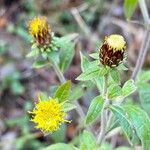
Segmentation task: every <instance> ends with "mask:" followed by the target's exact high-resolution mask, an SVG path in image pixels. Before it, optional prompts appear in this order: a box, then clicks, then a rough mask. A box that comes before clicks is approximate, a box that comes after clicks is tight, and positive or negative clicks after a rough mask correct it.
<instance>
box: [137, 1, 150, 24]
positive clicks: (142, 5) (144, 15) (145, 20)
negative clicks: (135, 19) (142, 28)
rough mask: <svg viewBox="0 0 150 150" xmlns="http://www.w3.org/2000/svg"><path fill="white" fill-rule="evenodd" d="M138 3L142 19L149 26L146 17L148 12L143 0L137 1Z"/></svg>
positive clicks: (149, 20)
mask: <svg viewBox="0 0 150 150" xmlns="http://www.w3.org/2000/svg"><path fill="white" fill-rule="evenodd" d="M138 1H139V6H140V9H141V12H142V15H143V18H144V22H145V23H146V24H147V25H149V24H150V19H149V15H148V10H147V7H146V4H145V0H138Z"/></svg>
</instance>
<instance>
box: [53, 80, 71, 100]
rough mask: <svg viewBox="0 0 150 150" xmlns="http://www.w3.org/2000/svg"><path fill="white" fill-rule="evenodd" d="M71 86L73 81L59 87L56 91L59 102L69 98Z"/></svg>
mask: <svg viewBox="0 0 150 150" xmlns="http://www.w3.org/2000/svg"><path fill="white" fill-rule="evenodd" d="M70 88H71V81H67V82H65V83H64V84H62V85H61V86H59V87H58V89H57V90H56V92H55V96H54V97H55V98H58V101H59V102H64V101H66V100H68V99H69V93H70Z"/></svg>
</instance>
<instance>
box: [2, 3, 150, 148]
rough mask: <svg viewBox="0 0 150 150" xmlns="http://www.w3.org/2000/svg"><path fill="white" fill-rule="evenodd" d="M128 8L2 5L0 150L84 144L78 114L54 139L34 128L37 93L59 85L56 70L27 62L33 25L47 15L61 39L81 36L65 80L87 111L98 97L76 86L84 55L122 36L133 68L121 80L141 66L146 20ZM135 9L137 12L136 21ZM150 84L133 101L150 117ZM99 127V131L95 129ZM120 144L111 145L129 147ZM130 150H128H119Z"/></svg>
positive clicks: (148, 63)
mask: <svg viewBox="0 0 150 150" xmlns="http://www.w3.org/2000/svg"><path fill="white" fill-rule="evenodd" d="M146 3H147V7H148V9H149V12H150V1H149V0H147V1H146ZM123 4H124V0H43V1H41V0H26V1H25V0H0V149H2V150H37V149H41V148H43V147H45V146H47V145H50V144H52V143H57V142H71V143H74V144H75V145H76V144H78V142H79V141H80V134H79V133H78V130H77V129H78V128H79V124H78V123H79V120H77V118H78V117H76V116H77V114H76V112H75V111H72V112H71V113H70V119H71V120H73V121H72V123H71V124H68V125H67V126H66V125H63V126H62V127H61V129H60V130H59V131H58V132H55V133H54V134H52V135H50V136H45V137H44V136H43V135H42V133H41V132H39V131H37V130H35V129H34V126H33V124H32V123H31V122H30V116H29V114H28V113H27V111H28V110H30V109H32V105H33V104H34V101H35V100H36V99H37V94H38V92H39V91H46V92H48V93H51V92H52V91H54V89H55V88H56V86H57V85H58V83H59V80H58V78H57V77H56V75H55V73H54V71H53V69H50V68H48V67H45V68H41V69H38V70H37V69H33V68H32V63H33V61H34V60H31V59H29V58H26V55H27V53H29V52H30V50H31V48H30V47H31V43H30V41H31V37H30V36H29V34H28V30H27V26H28V20H30V19H31V18H33V17H34V16H37V15H44V16H46V17H47V18H48V20H49V23H50V25H51V29H52V31H53V32H55V35H56V36H58V37H62V36H64V35H67V34H72V33H77V34H78V37H77V38H76V39H75V55H74V57H73V61H72V63H71V65H70V67H69V69H68V70H66V71H65V77H66V78H67V79H70V80H71V81H72V82H73V83H74V84H76V87H75V88H74V89H73V90H74V95H71V96H72V99H75V98H76V99H78V98H80V97H81V96H83V97H82V99H81V98H80V99H79V100H80V103H81V105H82V106H83V108H84V109H85V110H87V107H88V106H89V103H90V100H91V99H92V98H93V97H94V96H95V95H96V94H97V93H98V91H96V90H95V89H93V87H92V86H91V85H86V86H85V85H83V84H82V83H80V84H77V81H76V80H75V78H76V77H77V76H78V75H79V74H80V72H81V68H80V51H82V53H84V54H85V55H87V54H90V53H92V52H94V51H98V49H99V46H100V43H101V42H102V40H103V38H104V36H105V35H109V34H112V33H119V34H122V35H123V36H124V37H125V38H126V41H127V53H128V62H127V64H126V66H128V68H129V70H128V71H126V72H125V73H123V74H122V81H125V80H126V79H128V78H130V76H131V72H132V71H133V68H134V65H135V62H136V60H137V55H138V52H139V48H140V46H141V42H142V40H143V36H144V34H143V32H144V28H143V25H142V23H143V19H142V15H141V12H140V9H139V7H138V6H137V7H135V8H133V7H132V10H131V9H130V10H127V11H126V12H125V13H124V9H129V7H128V5H127V4H125V5H123ZM133 9H135V12H134V14H133V16H132V15H131V14H132V11H134V10H133ZM130 11H131V12H130ZM126 17H127V18H131V20H132V21H131V20H127V19H126ZM144 69H145V70H148V69H150V52H148V54H147V57H146V60H145V63H144ZM143 72H144V71H143ZM145 79H147V80H145ZM149 79H150V72H147V71H146V72H144V74H141V76H140V78H139V81H138V86H139V90H140V92H139V94H137V93H136V94H135V95H133V97H132V98H130V99H128V101H129V103H137V104H139V105H141V104H142V107H143V108H144V109H145V110H146V111H147V112H148V113H149V115H150V111H149V110H150V109H149V108H150V102H149V101H148V98H149V96H150V84H149V83H148V82H147V81H148V80H149ZM84 86H85V88H84ZM81 87H82V88H81ZM87 91H88V92H87ZM138 98H140V101H141V103H140V102H139V101H138ZM133 99H134V100H133ZM97 126H98V125H95V128H97ZM74 137H75V138H74ZM115 139H116V140H114V141H111V143H113V144H114V145H115V147H119V146H120V145H124V146H129V145H128V144H127V142H126V140H125V138H124V135H122V133H120V135H117V136H116V137H115ZM103 147H104V149H106V150H111V149H112V148H111V145H110V144H109V143H105V144H104V146H103ZM125 149H126V150H127V149H128V148H127V147H126V148H123V147H122V148H118V149H117V150H125Z"/></svg>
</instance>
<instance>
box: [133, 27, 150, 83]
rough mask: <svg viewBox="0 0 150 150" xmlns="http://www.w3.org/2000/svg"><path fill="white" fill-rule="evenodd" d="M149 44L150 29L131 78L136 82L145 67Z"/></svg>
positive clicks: (147, 31)
mask: <svg viewBox="0 0 150 150" xmlns="http://www.w3.org/2000/svg"><path fill="white" fill-rule="evenodd" d="M149 43H150V28H148V29H147V30H146V33H145V37H144V40H143V43H142V46H141V48H140V52H139V56H138V59H137V62H136V65H135V68H134V71H133V73H132V77H131V78H132V79H133V80H136V77H137V75H138V73H139V71H140V70H141V68H142V66H143V63H144V60H145V57H146V54H147V51H148V48H149Z"/></svg>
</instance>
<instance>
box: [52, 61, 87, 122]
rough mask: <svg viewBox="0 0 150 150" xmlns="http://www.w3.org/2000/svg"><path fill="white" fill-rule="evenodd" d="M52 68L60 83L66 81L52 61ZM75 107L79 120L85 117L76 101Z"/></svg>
mask: <svg viewBox="0 0 150 150" xmlns="http://www.w3.org/2000/svg"><path fill="white" fill-rule="evenodd" d="M52 65H53V68H54V70H55V72H56V75H57V77H58V78H59V80H60V82H61V83H64V82H65V81H66V79H65V77H64V75H63V73H62V72H61V70H60V69H59V67H58V65H57V64H56V63H55V62H52ZM75 104H76V106H77V108H76V111H77V112H78V114H79V116H80V117H81V120H82V121H83V120H84V118H85V114H84V112H83V110H82V107H81V106H80V104H79V103H78V101H76V102H75Z"/></svg>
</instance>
